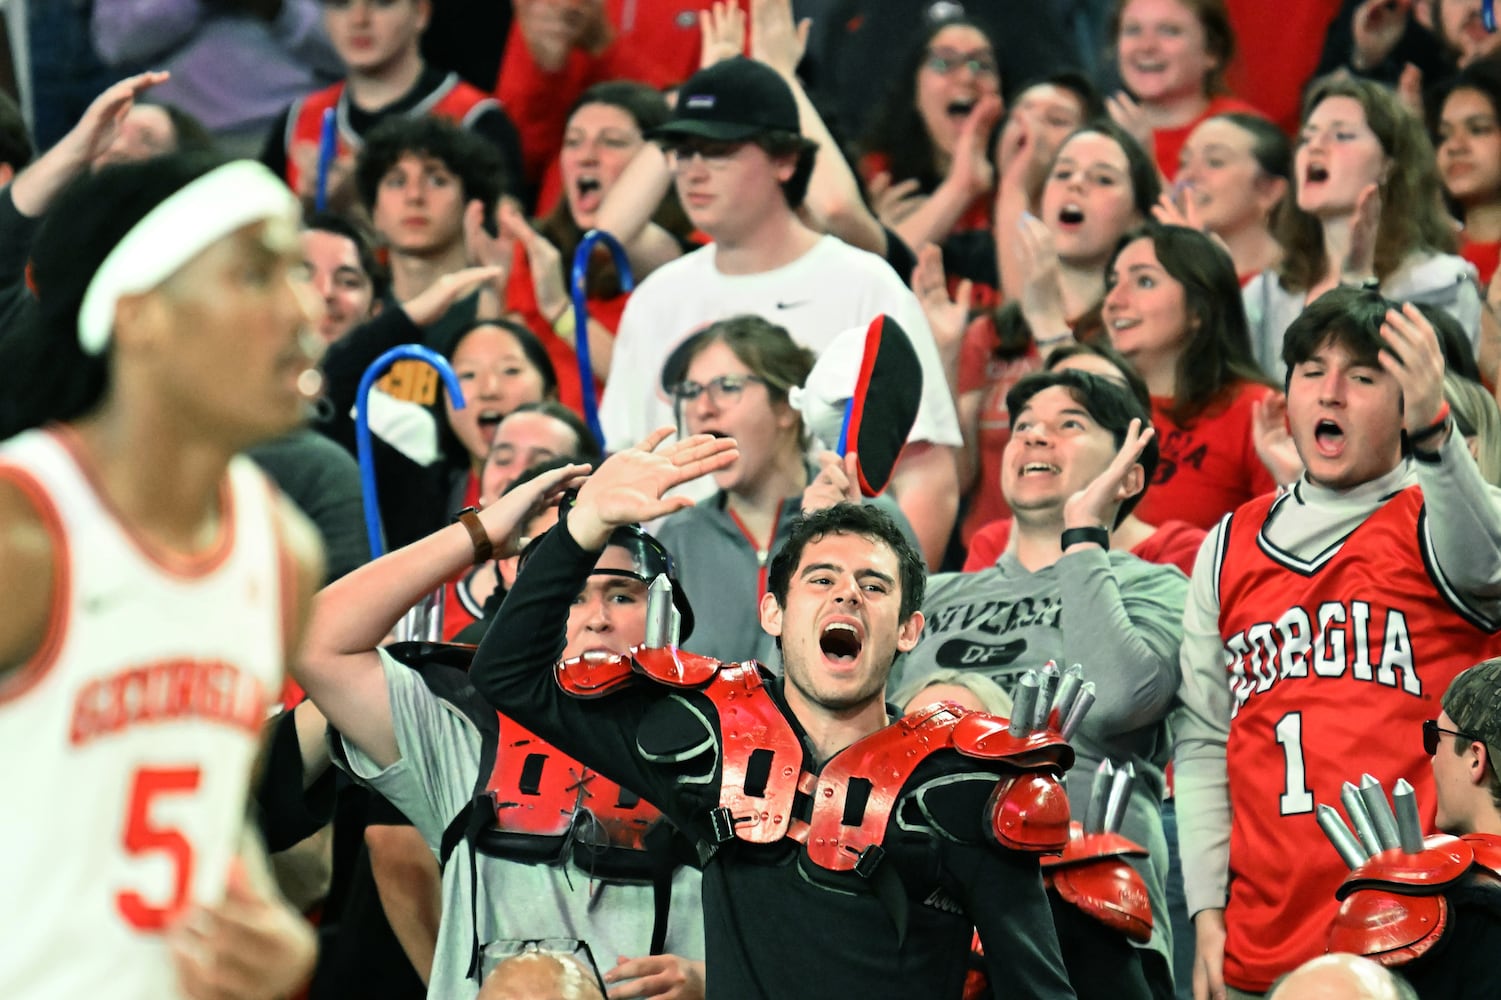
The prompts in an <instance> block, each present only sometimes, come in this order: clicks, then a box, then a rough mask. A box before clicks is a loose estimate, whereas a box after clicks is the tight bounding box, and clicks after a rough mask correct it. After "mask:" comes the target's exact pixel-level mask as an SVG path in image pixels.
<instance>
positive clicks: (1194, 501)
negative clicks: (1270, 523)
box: [1133, 382, 1277, 528]
mask: <svg viewBox="0 0 1501 1000" xmlns="http://www.w3.org/2000/svg"><path fill="white" fill-rule="evenodd" d="M1271 392H1272V390H1271V389H1269V388H1267V387H1266V386H1264V385H1259V384H1257V383H1255V382H1238V383H1236V384H1234V385H1232V386H1229V387H1227V388H1226V390H1225V391H1224V392H1223V393H1222V394H1221V395H1220V398H1219V399H1218V400H1216V401H1215V402H1213V403H1211V404H1210V406H1209V408H1208V409H1206V410H1205V411H1204V412H1203V413H1201V414H1199V416H1198V418H1197V419H1195V420H1194V421H1193V423H1191V424H1190V425H1188V426H1186V427H1183V426H1179V425H1178V424H1176V423H1174V422H1173V420H1172V418H1170V417H1169V416H1168V414H1167V410H1168V408H1169V407H1170V406H1171V405H1172V400H1170V399H1162V398H1159V397H1155V396H1154V397H1153V398H1152V426H1153V427H1155V428H1156V429H1157V447H1158V450H1159V451H1160V452H1161V455H1162V457H1161V458H1160V459H1159V460H1158V462H1157V471H1156V473H1154V474H1153V476H1152V483H1151V485H1150V486H1149V487H1148V488H1147V492H1146V495H1145V496H1144V497H1142V499H1141V503H1140V504H1138V505H1137V507H1136V510H1135V511H1134V512H1133V513H1135V514H1136V516H1137V517H1139V518H1141V519H1142V520H1143V521H1145V522H1147V523H1148V524H1163V523H1165V522H1167V521H1173V520H1178V521H1187V522H1188V523H1190V524H1197V525H1198V526H1199V527H1201V528H1212V527H1214V525H1215V522H1217V521H1219V519H1220V518H1221V517H1224V516H1225V515H1226V514H1228V513H1230V512H1231V511H1232V510H1234V509H1235V508H1237V507H1239V506H1240V505H1241V504H1243V503H1245V502H1246V501H1247V500H1251V499H1253V498H1254V497H1258V496H1260V495H1261V494H1263V493H1270V492H1271V491H1273V490H1275V489H1276V488H1277V482H1276V480H1274V479H1273V478H1272V474H1271V473H1270V472H1268V471H1267V469H1266V466H1264V465H1262V464H1261V459H1260V458H1259V457H1258V456H1257V454H1256V447H1255V445H1254V444H1253V442H1252V440H1251V406H1252V404H1253V403H1255V402H1256V401H1257V400H1258V399H1264V398H1265V397H1267V396H1269V395H1271Z"/></svg>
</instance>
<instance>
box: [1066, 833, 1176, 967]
mask: <svg viewBox="0 0 1501 1000" xmlns="http://www.w3.org/2000/svg"><path fill="white" fill-rule="evenodd" d="M1094 836H1097V837H1110V836H1115V834H1095V835H1094ZM1121 839H1123V840H1124V839H1125V838H1121ZM1071 843H1078V841H1072V842H1071ZM1126 843H1127V844H1130V846H1131V847H1133V848H1135V847H1136V845H1135V844H1131V842H1130V841H1126ZM1137 850H1140V849H1139V848H1138V849H1137ZM1064 853H1065V854H1067V848H1065V849H1064ZM1140 853H1142V854H1145V853H1146V852H1145V851H1141V852H1140ZM1051 875H1052V881H1053V888H1055V889H1057V890H1058V895H1060V896H1062V897H1063V898H1064V900H1066V901H1067V902H1068V903H1069V904H1071V905H1072V906H1075V907H1077V908H1078V909H1079V910H1081V911H1083V912H1084V913H1086V914H1088V915H1089V916H1091V917H1093V918H1094V919H1096V920H1098V921H1099V922H1100V923H1102V924H1104V925H1105V926H1106V927H1109V928H1110V929H1111V930H1115V931H1119V932H1120V933H1122V934H1124V935H1125V936H1126V937H1128V938H1130V939H1131V940H1132V941H1136V942H1139V943H1141V944H1146V943H1147V942H1148V941H1150V940H1151V939H1152V904H1151V901H1150V900H1149V899H1148V898H1147V884H1146V882H1144V881H1143V880H1142V877H1141V873H1140V872H1138V871H1137V870H1136V869H1135V868H1132V867H1131V866H1130V865H1129V864H1127V863H1126V862H1125V860H1123V858H1122V857H1121V856H1120V855H1119V854H1114V855H1100V856H1096V857H1092V858H1089V859H1088V860H1085V861H1082V862H1079V863H1077V864H1071V865H1069V866H1068V867H1064V868H1055V869H1053V871H1052V872H1051Z"/></svg>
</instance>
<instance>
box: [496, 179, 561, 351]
mask: <svg viewBox="0 0 1501 1000" xmlns="http://www.w3.org/2000/svg"><path fill="white" fill-rule="evenodd" d="M500 231H501V235H502V236H503V237H504V238H505V239H506V242H507V244H508V245H509V244H510V242H511V241H512V240H515V241H516V242H518V243H520V244H521V248H522V250H524V251H526V260H527V264H528V266H529V267H530V269H531V272H532V294H533V295H534V296H535V297H536V299H537V311H538V312H539V313H541V314H542V317H543V318H544V319H546V320H547V321H548V322H549V323H553V322H556V321H557V319H558V317H559V316H561V315H562V314H563V310H565V309H567V308H568V307H569V301H568V289H567V288H566V287H565V286H564V284H563V255H562V254H561V253H560V252H559V251H558V248H557V247H555V246H553V245H552V243H551V241H549V240H548V239H547V237H545V236H543V235H542V234H541V233H539V232H537V231H536V230H535V229H533V228H532V226H531V223H529V222H527V221H526V216H525V215H523V214H521V209H519V208H517V207H516V206H515V205H514V204H512V203H511V202H505V203H503V204H502V205H501V206H500Z"/></svg>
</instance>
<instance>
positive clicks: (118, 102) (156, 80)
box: [59, 72, 171, 162]
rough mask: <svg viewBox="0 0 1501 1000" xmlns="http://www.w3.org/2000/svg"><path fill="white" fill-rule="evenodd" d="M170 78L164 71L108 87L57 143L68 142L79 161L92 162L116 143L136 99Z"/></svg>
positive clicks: (145, 74) (137, 75)
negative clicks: (121, 127)
mask: <svg viewBox="0 0 1501 1000" xmlns="http://www.w3.org/2000/svg"><path fill="white" fill-rule="evenodd" d="M170 77H171V74H170V73H163V72H151V73H137V74H136V75H135V76H128V77H126V78H125V79H123V80H121V81H120V82H119V83H117V84H115V85H113V86H111V87H109V88H108V89H107V90H105V91H104V92H103V93H101V94H100V95H99V96H98V97H96V98H94V100H93V101H91V102H90V103H89V106H88V107H87V108H85V109H84V112H83V116H82V117H81V118H79V119H78V124H77V125H74V126H73V128H72V129H71V130H70V131H69V132H68V134H67V135H65V136H64V137H63V138H62V139H61V140H60V142H59V144H60V145H61V144H63V143H67V144H68V145H69V148H71V149H72V150H73V151H74V153H75V155H77V156H78V157H79V158H81V159H82V160H84V161H86V162H87V161H92V160H93V159H94V158H95V157H97V156H98V155H99V154H100V153H102V152H104V151H105V150H106V149H108V148H109V146H110V143H112V142H114V141H115V136H116V135H117V134H118V133H119V131H120V124H121V123H122V122H123V121H124V120H125V116H126V115H128V114H130V109H131V108H133V107H135V102H136V99H137V98H138V97H140V96H141V95H142V94H144V93H145V92H146V91H148V90H150V89H151V88H152V87H155V86H157V85H158V84H162V83H166V82H167V80H168V79H170Z"/></svg>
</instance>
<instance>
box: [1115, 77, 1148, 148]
mask: <svg viewBox="0 0 1501 1000" xmlns="http://www.w3.org/2000/svg"><path fill="white" fill-rule="evenodd" d="M1105 110H1106V111H1109V112H1110V117H1111V118H1113V119H1115V123H1116V124H1117V125H1119V126H1120V127H1121V128H1123V129H1125V130H1126V131H1127V132H1129V133H1131V138H1133V139H1135V140H1136V141H1137V142H1138V143H1140V144H1141V148H1142V149H1144V150H1146V152H1147V155H1148V156H1151V155H1152V154H1153V151H1154V150H1155V149H1156V143H1155V141H1154V139H1153V135H1152V123H1151V122H1150V121H1148V120H1147V113H1146V111H1144V110H1143V109H1142V106H1141V105H1140V104H1137V103H1136V101H1135V100H1134V99H1133V98H1132V97H1131V95H1130V94H1128V93H1126V92H1125V91H1124V90H1118V91H1116V92H1115V93H1114V94H1112V95H1111V96H1109V97H1107V98H1105Z"/></svg>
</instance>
